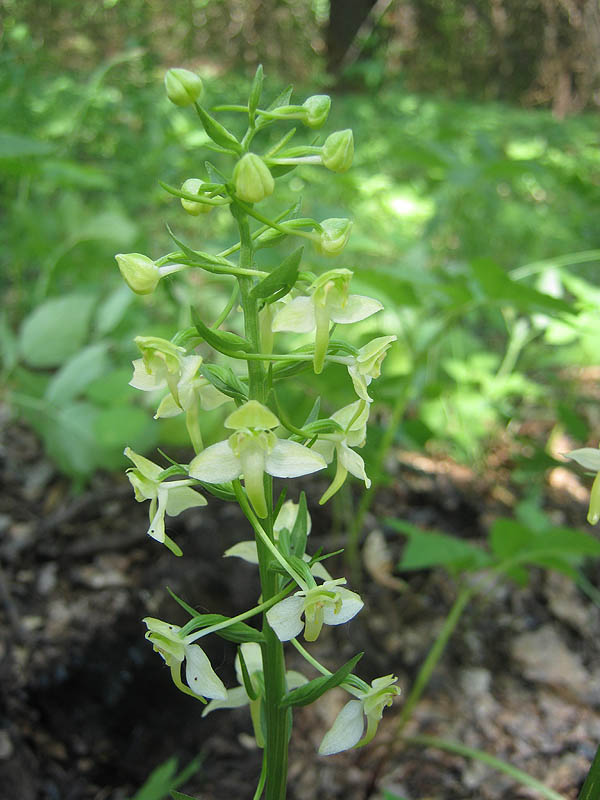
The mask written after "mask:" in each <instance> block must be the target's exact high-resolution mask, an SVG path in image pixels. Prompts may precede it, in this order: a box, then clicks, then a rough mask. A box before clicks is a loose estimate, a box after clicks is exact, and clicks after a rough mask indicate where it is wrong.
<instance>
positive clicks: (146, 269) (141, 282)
mask: <svg viewBox="0 0 600 800" xmlns="http://www.w3.org/2000/svg"><path fill="white" fill-rule="evenodd" d="M115 258H116V259H117V264H118V265H119V269H120V270H121V275H122V276H123V278H124V279H125V283H126V284H127V285H128V286H129V288H130V289H131V290H132V291H134V292H135V293H136V294H152V292H153V291H154V290H155V289H156V287H157V285H158V282H159V280H160V271H159V269H158V267H157V266H156V264H155V263H154V261H152V259H151V258H148V256H143V255H142V254H141V253H119V255H117V256H115Z"/></svg>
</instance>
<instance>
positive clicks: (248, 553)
mask: <svg viewBox="0 0 600 800" xmlns="http://www.w3.org/2000/svg"><path fill="white" fill-rule="evenodd" d="M223 556H224V557H227V556H235V557H236V558H241V559H243V560H244V561H248V563H250V564H258V551H257V549H256V542H252V541H247V542H238V543H237V544H234V545H233V547H228V548H227V550H225V552H224V553H223Z"/></svg>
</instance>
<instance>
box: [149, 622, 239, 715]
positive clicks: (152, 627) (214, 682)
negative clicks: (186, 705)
mask: <svg viewBox="0 0 600 800" xmlns="http://www.w3.org/2000/svg"><path fill="white" fill-rule="evenodd" d="M143 621H144V623H145V625H146V627H147V628H148V632H147V633H146V639H148V641H149V642H152V646H153V647H154V650H155V651H156V652H157V653H158V654H159V655H160V656H161V658H163V659H164V661H165V663H166V665H167V666H168V667H170V669H171V677H172V678H173V683H174V684H175V686H177V688H178V689H180V690H181V691H182V692H185V694H189V695H191V696H192V697H197V698H198V699H200V700H201V701H202V702H203V703H205V702H206V700H205V699H204V698H205V697H210V698H214V699H218V700H224V699H225V698H226V697H227V690H226V689H225V686H224V685H223V683H222V681H221V679H220V678H219V676H218V675H217V674H216V672H215V671H214V670H213V668H212V666H211V664H210V661H209V660H208V657H207V655H206V654H205V652H204V650H203V649H202V648H201V647H200V645H197V644H191V643H190V642H189V639H190V638H191V637H190V636H181V634H180V631H181V628H180V627H179V626H178V625H170V624H169V623H168V622H163V621H162V620H160V619H155V618H154V617H146V618H145V619H144V620H143ZM184 661H185V679H186V681H187V686H186V685H185V684H184V683H183V681H182V679H181V665H182V664H183V662H184Z"/></svg>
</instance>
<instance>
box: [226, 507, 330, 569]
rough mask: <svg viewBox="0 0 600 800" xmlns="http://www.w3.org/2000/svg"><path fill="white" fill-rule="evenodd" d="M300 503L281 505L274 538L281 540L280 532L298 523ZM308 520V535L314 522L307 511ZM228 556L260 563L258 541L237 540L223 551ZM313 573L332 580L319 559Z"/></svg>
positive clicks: (314, 565) (313, 567) (291, 528)
mask: <svg viewBox="0 0 600 800" xmlns="http://www.w3.org/2000/svg"><path fill="white" fill-rule="evenodd" d="M298 508H299V506H298V503H294V501H293V500H286V501H285V503H284V504H283V505H282V506H281V509H280V510H279V514H278V515H277V519H276V520H275V522H274V523H273V538H274V539H275V541H276V542H277V541H279V534H280V532H281V531H282V530H283V529H284V528H285V529H287V530H288V531H292V530H293V528H294V525H295V524H296V517H297V516H298ZM306 521H307V532H306V533H307V535H308V534H310V531H311V527H312V523H311V519H310V514H309V513H308V512H307V514H306ZM223 555H224V556H226V557H231V556H234V557H236V558H241V559H242V560H243V561H247V562H248V563H249V564H258V550H257V548H256V541H254V540H252V541H243V542H237V543H236V544H234V545H232V547H229V548H228V549H227V550H225V552H224V553H223ZM303 558H304V560H305V561H310V556H309V555H308V554H306V553H305V554H304V556H303ZM310 571H311V574H312V575H314V577H315V578H321V580H324V581H327V580H331V575H330V574H329V572H328V571H327V570H326V569H325V567H324V565H323V564H322V563H321V562H320V561H317V562H316V563H315V564H313V565H312V567H311V568H310Z"/></svg>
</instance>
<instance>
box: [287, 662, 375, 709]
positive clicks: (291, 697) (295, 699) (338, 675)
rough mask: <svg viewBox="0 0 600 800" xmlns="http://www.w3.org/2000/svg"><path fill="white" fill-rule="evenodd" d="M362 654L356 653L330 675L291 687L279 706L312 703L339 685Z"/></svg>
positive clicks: (288, 706)
mask: <svg viewBox="0 0 600 800" xmlns="http://www.w3.org/2000/svg"><path fill="white" fill-rule="evenodd" d="M363 655H364V653H357V654H356V655H355V656H354V657H353V658H351V659H350V660H349V661H346V663H345V664H343V665H342V666H341V667H340V668H339V669H338V670H336V671H335V672H334V673H332V674H331V675H323V677H321V678H315V679H314V680H312V681H309V682H308V683H305V684H303V685H302V686H299V687H298V688H297V689H292V691H291V692H288V693H287V694H286V695H285V696H284V697H283V699H282V701H281V703H280V706H281V708H290V707H292V706H308V705H310V704H311V703H314V701H315V700H318V699H319V697H321V695H323V694H325V692H327V691H329V689H333V688H334V687H335V686H339V685H340V683H343V681H345V680H346V678H347V677H348V675H349V674H350V673H351V672H352V670H353V669H354V667H355V666H356V665H357V664H358V662H359V661H360V659H361V658H362V657H363Z"/></svg>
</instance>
